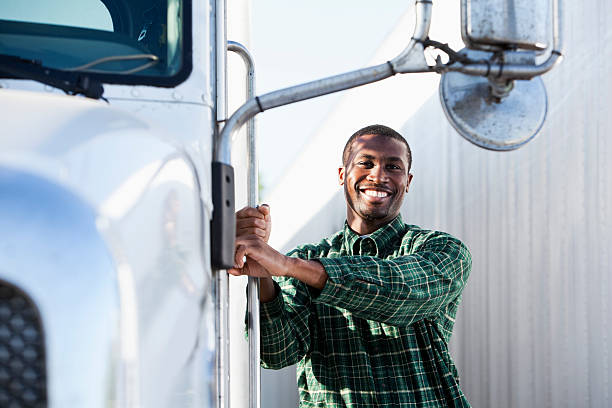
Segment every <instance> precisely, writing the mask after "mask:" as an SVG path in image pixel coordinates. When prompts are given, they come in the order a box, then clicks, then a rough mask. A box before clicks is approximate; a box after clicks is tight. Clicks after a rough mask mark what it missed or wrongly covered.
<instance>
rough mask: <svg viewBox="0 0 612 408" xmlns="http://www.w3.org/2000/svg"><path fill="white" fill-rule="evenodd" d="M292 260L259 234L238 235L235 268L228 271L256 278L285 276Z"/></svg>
mask: <svg viewBox="0 0 612 408" xmlns="http://www.w3.org/2000/svg"><path fill="white" fill-rule="evenodd" d="M245 258H246V262H245V261H244V260H245ZM290 261H291V258H289V257H287V256H285V255H283V254H281V253H280V252H278V251H276V250H275V249H274V248H272V247H271V246H270V245H268V244H267V243H265V242H264V241H263V239H262V238H260V237H259V236H257V235H245V236H241V237H236V253H235V255H234V268H232V269H230V270H229V271H228V272H229V273H231V274H232V275H235V276H240V275H249V276H253V277H256V278H269V277H272V276H285V275H287V271H288V269H289V263H290Z"/></svg>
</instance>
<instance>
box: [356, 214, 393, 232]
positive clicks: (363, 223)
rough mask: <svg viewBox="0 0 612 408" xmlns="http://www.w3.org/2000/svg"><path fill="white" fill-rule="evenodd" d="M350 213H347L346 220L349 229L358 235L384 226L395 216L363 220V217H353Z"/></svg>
mask: <svg viewBox="0 0 612 408" xmlns="http://www.w3.org/2000/svg"><path fill="white" fill-rule="evenodd" d="M351 215H352V214H347V217H346V222H347V224H348V226H349V227H350V229H352V230H353V231H355V232H356V233H357V234H359V235H369V234H371V233H373V232H374V231H376V230H377V229H379V228H381V227H384V226H385V225H387V224H388V223H390V222H391V221H393V219H394V218H395V217H393V218H391V219H380V220H364V219H363V218H360V217H354V216H351Z"/></svg>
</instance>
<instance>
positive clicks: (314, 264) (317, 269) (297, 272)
mask: <svg viewBox="0 0 612 408" xmlns="http://www.w3.org/2000/svg"><path fill="white" fill-rule="evenodd" d="M289 259H291V262H290V264H289V269H288V271H287V276H290V277H292V278H295V279H297V280H299V281H301V282H304V283H305V284H307V285H308V286H311V287H313V288H315V289H319V290H321V289H323V288H324V287H325V283H326V282H327V279H328V276H327V272H325V268H323V265H321V263H320V262H318V261H312V260H305V259H299V258H289Z"/></svg>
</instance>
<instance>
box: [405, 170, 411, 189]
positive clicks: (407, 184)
mask: <svg viewBox="0 0 612 408" xmlns="http://www.w3.org/2000/svg"><path fill="white" fill-rule="evenodd" d="M411 182H412V173H408V181H407V182H406V192H408V189H409V188H410V183H411Z"/></svg>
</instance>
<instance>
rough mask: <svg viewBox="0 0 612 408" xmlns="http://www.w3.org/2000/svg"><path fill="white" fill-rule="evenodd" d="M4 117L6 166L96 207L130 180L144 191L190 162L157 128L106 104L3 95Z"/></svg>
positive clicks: (1, 150) (0, 139)
mask: <svg viewBox="0 0 612 408" xmlns="http://www.w3.org/2000/svg"><path fill="white" fill-rule="evenodd" d="M0 112H2V132H0V165H4V166H8V167H13V168H17V169H19V170H21V171H26V172H29V173H33V174H38V175H40V176H43V177H44V178H46V179H49V180H53V181H55V182H57V183H58V184H60V185H63V186H65V187H66V188H68V189H69V190H71V191H73V192H74V193H75V194H77V195H79V196H81V197H82V198H83V199H85V200H86V201H88V202H90V203H91V204H92V206H93V207H94V208H99V206H100V204H101V203H103V202H105V201H106V200H107V199H108V197H109V196H110V195H112V194H113V193H116V192H117V190H118V189H119V188H121V186H125V182H126V180H134V177H137V179H138V180H142V183H140V182H139V183H136V184H138V185H140V186H141V188H143V189H144V188H145V187H146V180H147V179H150V178H151V177H153V175H154V174H155V173H156V172H157V171H158V170H159V169H160V168H161V167H163V166H164V165H165V164H166V163H168V161H172V160H174V159H176V158H178V157H182V158H185V157H186V155H185V154H184V152H183V151H182V150H181V149H179V148H178V147H177V146H175V145H174V143H172V142H171V138H170V137H169V136H168V135H165V134H164V133H162V131H160V130H158V128H157V127H154V126H151V125H150V124H149V123H147V122H146V121H144V120H142V119H140V118H138V117H137V116H135V115H134V114H132V113H129V112H126V111H122V110H119V109H115V108H113V107H112V106H110V105H109V104H108V103H106V102H103V101H95V100H91V99H86V98H82V97H75V96H68V95H58V94H42V93H36V92H29V91H21V90H0ZM124 188H125V187H124Z"/></svg>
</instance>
